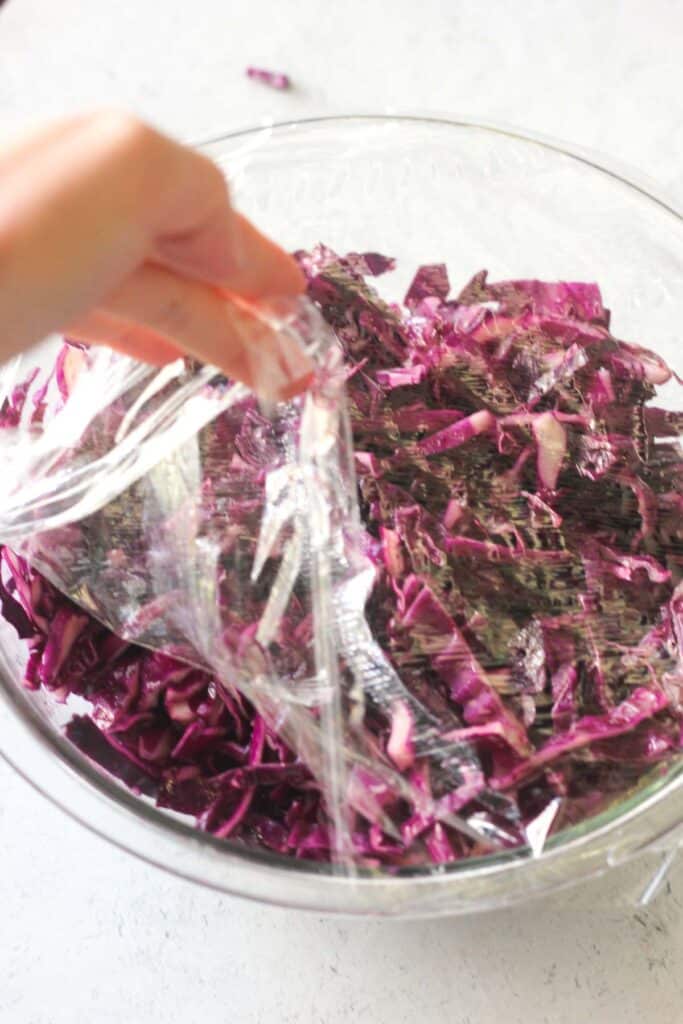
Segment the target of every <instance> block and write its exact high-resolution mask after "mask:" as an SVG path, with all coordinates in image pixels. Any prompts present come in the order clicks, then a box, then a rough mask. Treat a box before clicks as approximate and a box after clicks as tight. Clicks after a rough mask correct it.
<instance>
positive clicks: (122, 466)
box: [0, 302, 523, 870]
mask: <svg viewBox="0 0 683 1024" xmlns="http://www.w3.org/2000/svg"><path fill="white" fill-rule="evenodd" d="M270 322H271V325H274V326H276V327H277V329H278V330H279V331H287V332H288V333H289V335H290V336H292V337H296V338H297V339H298V340H299V341H300V342H301V343H302V344H304V345H306V348H307V350H308V352H309V353H310V354H312V355H313V356H314V358H315V359H316V361H317V374H316V381H315V383H314V386H313V387H312V388H311V389H310V391H309V392H308V393H307V394H306V395H305V396H303V397H301V398H298V399H295V400H294V401H292V402H290V403H286V404H280V405H277V406H274V407H270V408H264V407H263V406H262V405H261V404H259V402H258V401H257V400H256V399H255V398H254V397H253V396H252V395H251V394H250V393H249V392H248V391H247V389H245V388H244V387H243V386H241V385H237V384H230V383H229V382H227V381H226V380H225V379H223V378H222V377H221V376H220V375H219V374H217V373H216V371H215V370H213V369H211V368H207V367H204V368H199V367H196V366H189V365H186V364H185V363H183V361H178V362H177V363H175V364H173V365H171V366H168V367H165V368H164V369H162V370H160V371H157V370H154V369H153V368H150V367H147V366H143V365H140V364H138V363H136V362H135V361H133V360H131V359H129V358H128V357H125V356H121V355H118V354H116V353H113V352H110V351H108V350H106V349H99V348H98V349H92V350H84V349H82V348H81V347H77V346H69V345H66V346H64V347H63V348H61V349H60V350H58V353H57V358H56V363H55V364H54V369H53V370H52V371H51V372H50V373H46V372H45V370H44V369H43V367H45V366H48V367H49V365H50V362H51V358H52V356H51V354H49V353H48V354H47V355H46V354H45V353H42V354H41V357H40V361H39V362H40V365H39V366H37V367H35V370H34V369H33V368H31V367H29V366H27V365H26V364H27V362H28V361H30V359H31V358H32V357H31V356H28V357H20V358H19V359H18V360H16V361H15V363H14V364H13V365H12V366H10V367H8V368H7V370H6V373H5V378H4V386H5V403H4V409H5V413H6V421H9V422H6V423H5V428H6V429H5V430H4V431H2V432H0V437H1V438H2V440H3V442H4V444H5V449H4V460H5V466H6V468H7V471H8V478H9V479H11V480H12V486H11V489H10V490H9V493H7V494H6V495H5V498H4V501H3V503H2V510H1V513H0V537H2V540H3V541H4V542H7V543H9V544H10V545H11V547H12V549H13V550H14V551H15V552H16V553H18V554H19V555H20V556H22V557H24V558H26V559H27V561H28V562H29V563H30V565H31V566H33V567H34V568H36V569H38V570H39V571H40V572H41V573H42V574H43V575H44V576H45V577H46V578H47V579H48V580H49V581H50V582H51V583H53V584H54V585H55V586H56V587H57V588H58V589H59V590H60V591H61V592H63V593H64V594H66V595H68V596H69V597H70V598H71V599H72V600H73V601H74V602H76V603H77V604H78V605H80V607H82V608H83V609H85V610H86V611H87V612H88V613H89V614H90V615H92V616H93V617H95V618H96V619H97V620H98V621H99V622H101V623H103V624H105V625H106V626H107V627H108V628H109V629H111V630H112V631H113V632H114V633H115V634H116V635H118V636H119V637H121V638H123V639H125V640H126V641H130V642H133V643H135V644H138V645H141V646H144V647H147V648H151V649H153V650H157V651H162V652H163V653H164V654H167V655H170V656H171V657H173V658H175V659H179V660H180V661H183V662H185V663H188V664H192V665H196V666H198V667H201V668H203V669H209V670H210V671H211V672H212V673H213V674H214V676H215V678H216V681H217V683H218V685H220V686H223V687H225V688H226V691H228V692H234V691H238V692H239V693H241V694H243V695H244V696H245V697H246V698H247V699H248V700H249V701H250V703H251V705H252V706H253V707H254V708H255V709H256V710H257V712H258V714H259V715H260V716H261V717H262V719H263V721H264V722H265V723H266V726H267V728H268V729H269V730H272V732H273V733H274V734H276V735H277V736H280V737H281V738H282V739H283V740H284V741H285V742H286V743H287V744H288V746H289V747H290V748H291V749H292V750H293V751H294V752H295V753H296V755H297V758H298V759H299V760H300V761H301V762H302V763H303V764H304V765H305V766H306V768H307V769H308V770H309V771H310V772H311V773H312V775H313V777H314V779H315V781H316V784H317V785H318V787H319V788H320V791H321V793H322V794H323V798H324V804H325V808H326V811H327V815H328V816H329V821H330V828H329V835H330V838H329V848H330V851H331V854H332V858H333V860H334V862H335V863H336V864H337V866H339V867H340V868H341V869H343V870H353V867H354V864H355V862H356V859H357V855H358V856H359V857H360V859H361V860H365V859H367V858H366V857H364V855H362V854H358V850H357V849H356V847H355V846H354V840H353V838H352V835H351V830H352V824H351V822H352V819H353V818H354V817H355V816H360V818H362V819H363V820H364V822H365V823H366V826H369V827H370V828H375V829H379V830H381V833H382V834H383V835H384V836H387V837H390V840H391V839H393V840H397V841H400V838H401V828H402V826H403V825H404V823H405V822H404V819H405V817H406V814H405V806H406V805H407V806H409V807H410V808H411V809H412V815H413V817H414V819H415V821H416V823H417V826H416V828H417V830H418V831H421V830H423V829H424V828H425V827H427V826H428V825H429V824H430V823H431V824H434V823H435V822H439V821H443V822H445V823H447V824H448V825H449V826H450V827H451V828H454V829H456V830H458V831H460V832H462V834H463V835H465V836H467V837H468V839H469V840H470V841H471V842H474V843H477V844H479V845H480V846H481V847H482V849H491V848H495V847H497V846H499V845H500V844H501V843H502V842H507V843H508V844H511V843H514V842H519V841H520V840H523V832H521V831H520V827H519V815H518V812H517V809H516V808H515V806H514V804H513V803H512V802H511V801H508V800H506V798H504V797H503V796H501V795H497V794H494V793H488V794H487V793H486V792H484V790H483V787H482V783H481V780H482V777H483V776H482V772H481V767H480V765H479V761H478V758H477V756H476V754H475V753H474V751H473V749H472V748H471V747H470V746H469V745H468V744H466V743H463V742H448V740H446V739H445V738H444V736H443V732H444V729H445V728H446V727H447V726H448V724H449V723H448V722H447V721H445V720H439V718H438V717H437V716H435V715H434V714H433V713H432V712H430V711H428V710H427V709H426V708H425V707H424V706H423V705H422V704H421V703H420V701H419V700H418V699H417V698H416V697H415V695H414V694H412V693H411V692H410V691H409V690H408V689H407V688H406V687H405V686H404V685H403V683H402V682H401V680H400V678H399V676H398V675H397V673H396V672H395V670H394V669H393V668H392V667H391V665H390V663H389V661H388V660H387V659H386V657H385V656H384V654H383V653H382V651H381V650H380V648H379V646H378V645H377V643H376V641H375V640H374V639H373V637H372V635H371V632H370V630H369V628H368V625H367V622H366V620H365V617H364V607H365V602H366V599H367V597H368V594H369V592H370V590H371V588H372V583H373V578H374V569H373V565H372V562H371V561H370V560H369V559H368V558H367V557H366V555H365V553H364V544H365V537H364V533H363V530H362V528H361V525H360V522H359V517H358V506H357V501H356V486H355V477H354V469H353V452H352V446H351V436H350V428H349V422H348V414H347V410H346V405H345V400H344V385H345V377H346V371H345V368H344V366H343V363H342V357H341V350H340V348H339V345H338V344H337V342H336V341H335V339H334V337H333V335H332V334H331V332H330V331H329V329H328V328H327V327H326V325H325V324H324V322H323V320H322V318H321V317H320V316H319V314H318V313H317V311H316V310H315V309H314V307H312V306H311V305H310V304H308V303H307V302H303V303H302V304H301V305H299V306H297V307H296V308H293V309H292V310H291V311H289V313H288V314H287V316H282V315H280V316H278V317H277V318H272V317H271V320H270ZM27 371H28V373H27ZM27 382H28V386H27ZM103 395H104V396H106V402H104V403H103V402H102V398H101V396H103ZM12 420H16V422H15V423H12V422H11V421H12ZM368 707H369V708H370V711H371V713H372V714H375V715H377V714H380V715H383V716H385V718H386V721H387V723H388V724H389V723H391V722H392V720H393V719H396V718H397V717H398V718H399V719H400V718H401V716H403V718H404V720H407V722H408V723H409V732H410V737H409V742H410V748H411V755H410V756H411V758H412V757H415V758H419V759H420V762H421V764H422V765H423V771H424V772H428V773H429V775H430V776H431V788H427V787H426V786H424V785H423V784H422V780H421V778H420V779H419V780H418V781H417V782H416V781H415V780H413V779H412V778H411V776H410V775H409V774H404V773H401V772H400V771H398V770H397V769H396V766H395V765H394V764H392V762H391V760H390V758H389V757H387V756H386V754H385V753H384V752H383V751H382V750H381V749H380V746H379V744H378V743H377V742H376V740H375V739H374V738H373V736H372V735H371V734H370V732H368V731H367V730H365V728H364V717H365V715H366V713H367V711H368ZM450 724H451V725H452V727H455V726H457V721H456V719H455V718H453V719H452V721H451V722H450ZM406 739H407V737H406ZM397 757H398V763H399V766H400V767H403V768H405V767H407V765H406V764H404V763H403V762H402V761H401V760H400V756H398V755H397ZM475 791H476V792H477V793H479V794H480V798H481V800H482V801H483V806H486V805H487V804H489V805H490V808H491V810H492V812H493V813H492V814H491V815H490V816H488V817H487V816H485V815H480V819H481V820H479V821H476V820H473V821H470V822H468V821H466V820H465V819H464V818H461V817H460V815H459V814H458V811H459V809H460V807H461V806H463V805H465V804H466V803H467V802H468V800H469V798H470V797H471V795H472V794H473V793H474V792H475ZM396 806H400V807H401V812H400V815H401V817H400V818H399V817H397V816H396V815H395V813H394V811H392V809H391V808H392V807H396ZM496 819H498V821H499V824H496V823H495V821H496ZM506 821H507V824H506ZM365 852H367V851H365Z"/></svg>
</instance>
